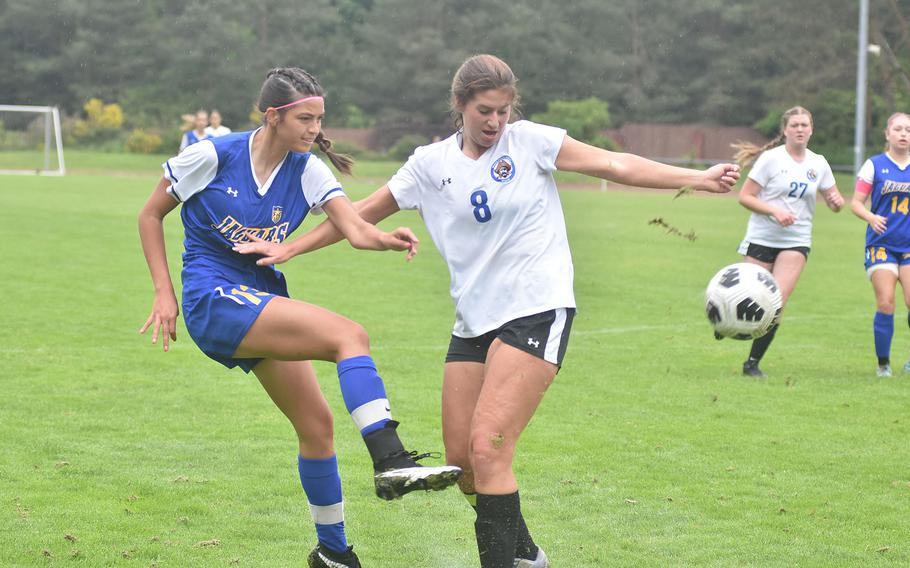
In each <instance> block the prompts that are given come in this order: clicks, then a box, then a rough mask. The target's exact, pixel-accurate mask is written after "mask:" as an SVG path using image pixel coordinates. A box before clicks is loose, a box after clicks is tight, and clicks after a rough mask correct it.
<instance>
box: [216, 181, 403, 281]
mask: <svg viewBox="0 0 910 568" xmlns="http://www.w3.org/2000/svg"><path fill="white" fill-rule="evenodd" d="M336 200H337V199H333V200H332V201H336ZM344 201H346V202H347V200H344ZM329 203H331V201H330V202H329ZM353 206H354V210H355V211H356V214H357V215H359V216H360V217H361V218H362V219H363V220H364V221H366V222H367V223H368V224H375V223H378V222H379V221H381V220H383V219H385V218H386V217H389V216H390V215H392V214H393V213H395V212H397V211H398V204H397V202H396V201H395V198H394V197H392V193H391V191H389V188H388V186H383V187H382V188H381V189H378V190H376V191H375V192H373V193H372V194H371V195H370V196H369V197H367V198H365V199H361V200H360V201H356V202H354V203H353ZM324 209H325V210H326V212H327V213H329V217H330V219H328V220H326V221H324V222H322V223H321V224H319V225H318V226H316V227H315V228H314V229H312V230H310V231H307V232H306V233H304V234H303V235H301V236H299V237H297V238H296V239H294V240H293V241H289V242H285V243H280V244H278V243H272V242H267V241H263V240H261V239H256V238H253V237H251V238H250V239H251V240H250V241H248V242H244V243H239V244H237V245H235V246H234V250H235V251H237V252H239V253H241V254H259V255H262V258H260V259H259V260H257V261H256V264H259V265H263V266H264V265H268V264H282V263H284V262H287V261H288V260H290V259H291V258H293V257H295V256H297V255H299V254H305V253H308V252H313V251H315V250H319V249H321V248H323V247H327V246H329V245H332V244H335V243H337V242H338V241H340V240H342V239H344V238H345V235H344V234H342V232H341V230H339V228H338V227H337V226H336V224H335V222H334V221H333V220H332V213H331V212H329V204H326V207H325V208H324ZM377 230H378V229H377ZM380 233H381V231H380ZM394 233H395V232H394V231H393V234H394ZM412 235H413V233H412ZM361 248H363V247H361ZM366 248H370V247H366ZM380 250H385V249H380ZM399 250H404V249H399ZM414 254H416V247H415V249H414V253H413V254H412V253H410V252H409V254H408V257H407V258H408V260H410V259H411V258H412V257H413V256H414Z"/></svg>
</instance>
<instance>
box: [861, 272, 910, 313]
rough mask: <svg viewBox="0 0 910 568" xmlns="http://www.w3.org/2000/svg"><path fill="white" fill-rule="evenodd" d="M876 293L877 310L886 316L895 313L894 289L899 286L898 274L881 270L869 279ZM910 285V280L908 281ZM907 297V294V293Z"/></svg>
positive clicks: (873, 273)
mask: <svg viewBox="0 0 910 568" xmlns="http://www.w3.org/2000/svg"><path fill="white" fill-rule="evenodd" d="M869 279H870V280H871V281H872V289H873V291H874V292H875V304H876V309H877V310H878V311H880V312H882V313H885V314H893V313H894V288H895V286H896V285H897V274H894V273H893V272H891V271H890V270H888V269H883V268H882V269H879V270H876V271H874V272H872V275H871V276H870V277H869ZM908 283H910V280H908ZM905 295H906V292H905Z"/></svg>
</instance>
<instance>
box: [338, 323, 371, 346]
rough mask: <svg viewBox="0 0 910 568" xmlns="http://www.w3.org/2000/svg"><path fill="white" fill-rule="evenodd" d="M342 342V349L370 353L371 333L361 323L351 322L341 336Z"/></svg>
mask: <svg viewBox="0 0 910 568" xmlns="http://www.w3.org/2000/svg"><path fill="white" fill-rule="evenodd" d="M340 339H341V342H342V346H341V350H342V351H356V352H362V353H369V351H370V335H369V334H368V333H367V330H366V329H365V328H364V327H363V326H362V325H360V324H359V323H355V322H351V323H350V324H349V325H348V326H347V329H345V330H344V336H343V337H341V338H340Z"/></svg>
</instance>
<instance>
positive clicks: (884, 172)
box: [882, 168, 891, 174]
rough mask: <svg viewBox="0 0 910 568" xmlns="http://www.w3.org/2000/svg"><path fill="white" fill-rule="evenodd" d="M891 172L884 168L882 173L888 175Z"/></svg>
mask: <svg viewBox="0 0 910 568" xmlns="http://www.w3.org/2000/svg"><path fill="white" fill-rule="evenodd" d="M889 171H891V170H889V169H888V168H882V173H883V174H886V173H888V172H889Z"/></svg>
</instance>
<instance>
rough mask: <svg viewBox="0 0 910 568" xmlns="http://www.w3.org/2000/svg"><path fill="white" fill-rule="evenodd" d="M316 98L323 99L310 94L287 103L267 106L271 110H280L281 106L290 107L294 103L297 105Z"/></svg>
mask: <svg viewBox="0 0 910 568" xmlns="http://www.w3.org/2000/svg"><path fill="white" fill-rule="evenodd" d="M316 99H319V100H320V101H321V100H323V99H322V97H321V96H319V95H312V96H309V97H303V98H302V99H297V100H296V101H294V102H292V103H288V104H286V105H281V106H278V107H269V108H271V109H273V110H281V109H283V108H288V107H292V106H294V105H299V104H300V103H305V102H306V101H312V100H316ZM266 110H268V109H266Z"/></svg>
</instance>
